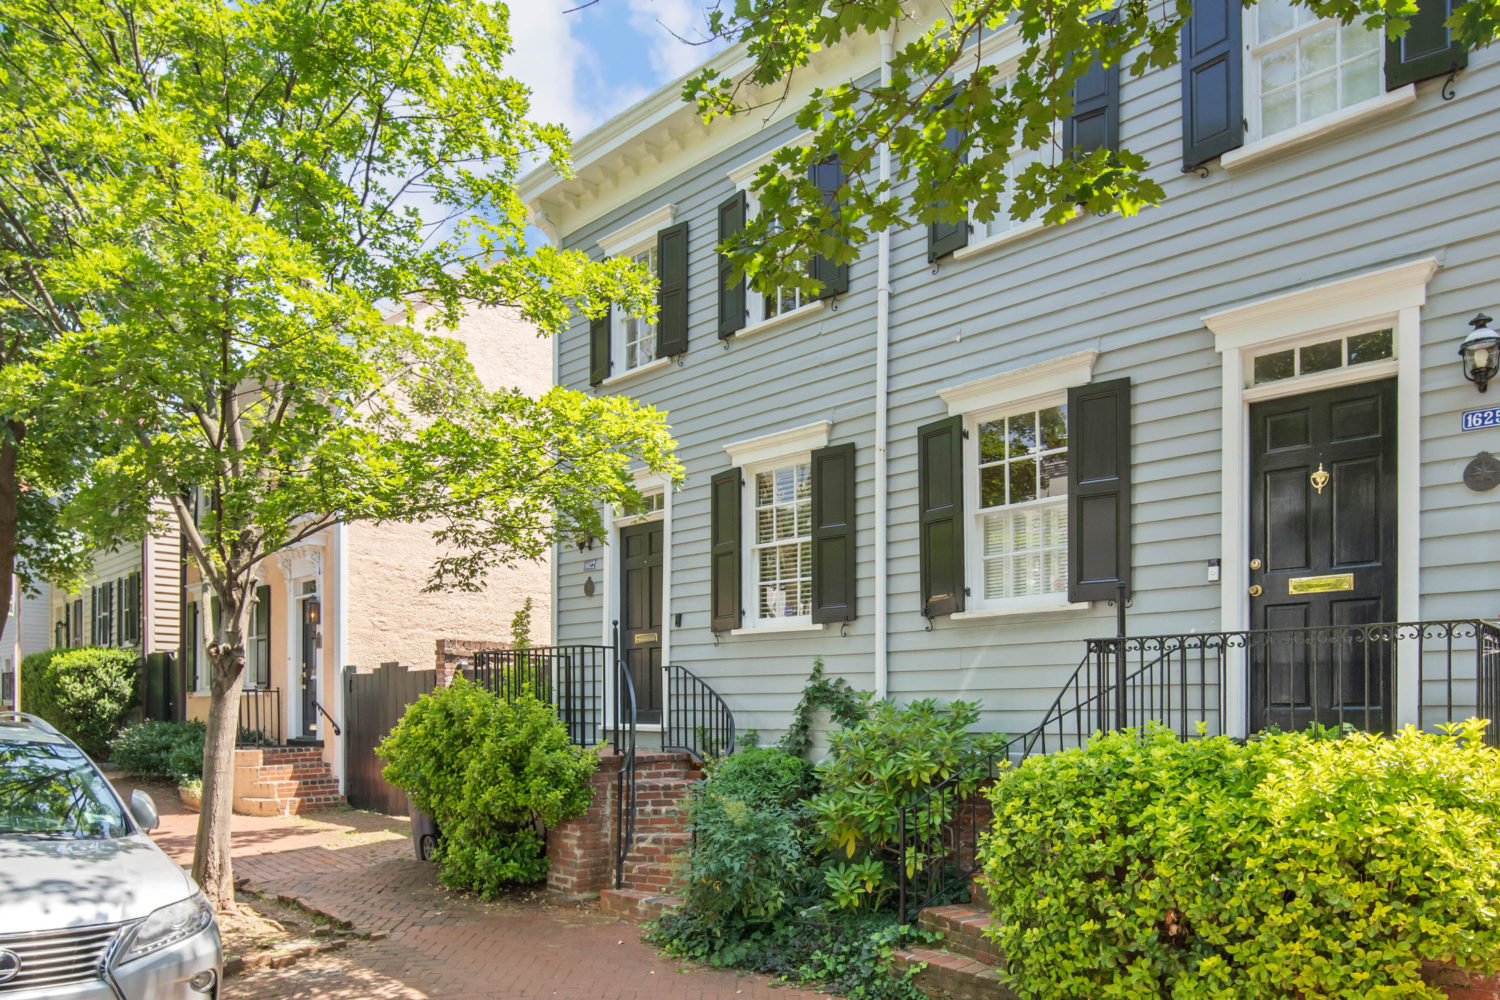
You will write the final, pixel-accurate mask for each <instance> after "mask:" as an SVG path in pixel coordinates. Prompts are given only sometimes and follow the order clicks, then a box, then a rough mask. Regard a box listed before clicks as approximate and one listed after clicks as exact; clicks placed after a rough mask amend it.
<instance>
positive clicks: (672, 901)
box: [599, 889, 682, 924]
mask: <svg viewBox="0 0 1500 1000" xmlns="http://www.w3.org/2000/svg"><path fill="white" fill-rule="evenodd" d="M681 905H682V900H681V899H678V898H677V897H676V896H661V895H657V894H656V893H653V892H647V891H646V890H644V889H604V890H602V891H601V892H600V893H599V912H600V913H603V914H604V915H605V916H608V917H618V918H619V919H620V920H628V921H630V922H631V923H633V924H644V923H646V922H647V921H651V920H655V919H656V918H657V917H659V916H661V915H662V914H663V913H665V912H667V911H668V910H675V909H677V907H679V906H681Z"/></svg>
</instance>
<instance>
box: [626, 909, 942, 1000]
mask: <svg viewBox="0 0 1500 1000" xmlns="http://www.w3.org/2000/svg"><path fill="white" fill-rule="evenodd" d="M903 930H904V931H905V935H904V936H905V938H906V941H907V943H908V944H912V943H916V944H922V943H928V942H931V941H933V940H935V938H936V935H932V934H928V933H926V932H924V931H922V930H920V929H918V928H911V927H908V928H904V929H903V928H901V927H900V926H898V925H897V923H896V919H895V918H894V917H892V916H889V915H887V914H873V915H871V914H853V913H839V912H829V911H825V910H823V909H822V908H820V907H811V908H809V909H807V910H805V911H803V912H801V913H798V912H796V911H795V910H788V911H785V912H783V913H782V914H781V916H780V917H779V919H777V920H775V921H773V922H771V923H769V924H767V923H748V922H746V921H744V920H743V919H741V918H738V917H730V918H728V919H727V920H721V919H717V918H715V917H714V916H713V915H711V914H708V913H705V912H703V911H699V910H692V909H690V908H684V909H682V910H679V911H676V912H669V913H666V914H663V915H662V917H661V919H660V920H658V921H657V922H656V923H655V924H654V925H652V926H651V928H650V929H648V931H647V932H646V940H647V941H649V942H651V943H652V944H655V945H657V946H658V947H660V948H663V949H664V950H666V951H667V952H668V953H669V954H672V955H676V956H678V957H679V958H687V959H691V960H693V961H698V962H706V963H708V964H710V965H716V966H721V967H722V966H733V967H735V968H739V969H750V970H752V971H754V972H763V973H768V974H770V975H773V976H779V977H781V978H782V979H785V980H788V981H789V982H793V983H798V984H802V985H816V986H818V987H819V988H820V989H823V990H826V991H827V992H829V993H836V994H842V995H844V996H848V997H854V998H858V1000H926V998H925V996H924V995H923V994H922V992H921V991H920V990H918V989H917V988H916V986H915V985H914V984H913V983H912V981H911V974H910V973H909V972H908V973H904V974H901V975H897V974H895V973H894V972H893V970H892V968H891V955H892V953H893V952H894V951H895V949H896V947H897V943H898V941H899V940H900V939H901V938H902V936H903V934H902V932H903Z"/></svg>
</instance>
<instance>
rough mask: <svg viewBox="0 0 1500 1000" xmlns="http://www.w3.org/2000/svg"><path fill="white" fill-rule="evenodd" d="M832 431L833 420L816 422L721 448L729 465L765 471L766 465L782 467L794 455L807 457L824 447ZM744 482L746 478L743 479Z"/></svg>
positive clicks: (746, 439)
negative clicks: (726, 455)
mask: <svg viewBox="0 0 1500 1000" xmlns="http://www.w3.org/2000/svg"><path fill="white" fill-rule="evenodd" d="M832 430H833V421H831V420H818V421H814V422H813V423H810V424H802V425H801V426H799V427H789V428H787V429H786V430H780V431H773V432H771V433H770V434H762V435H760V436H759V437H753V438H745V439H744V440H742V441H733V442H730V443H729V444H726V445H725V446H724V451H725V452H727V453H728V455H729V460H730V462H731V463H732V464H734V465H738V466H739V467H740V468H741V469H746V467H747V466H758V467H760V468H762V469H763V468H765V466H766V465H767V464H785V463H786V462H790V461H791V460H792V459H794V458H795V457H796V456H798V455H802V454H805V455H808V456H811V454H812V453H813V452H814V451H816V450H817V449H819V448H826V447H828V435H829V432H830V431H832ZM746 479H747V481H748V479H749V477H748V475H747V476H746Z"/></svg>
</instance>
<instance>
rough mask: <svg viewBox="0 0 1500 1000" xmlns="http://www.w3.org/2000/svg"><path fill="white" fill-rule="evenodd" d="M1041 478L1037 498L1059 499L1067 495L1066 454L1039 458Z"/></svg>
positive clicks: (1060, 453)
mask: <svg viewBox="0 0 1500 1000" xmlns="http://www.w3.org/2000/svg"><path fill="white" fill-rule="evenodd" d="M1039 471H1040V473H1041V477H1042V481H1041V488H1040V490H1039V491H1038V494H1037V495H1038V496H1044V497H1061V496H1067V494H1068V453H1067V452H1065V451H1060V452H1058V453H1057V454H1055V455H1044V456H1042V458H1041V468H1040V470H1039Z"/></svg>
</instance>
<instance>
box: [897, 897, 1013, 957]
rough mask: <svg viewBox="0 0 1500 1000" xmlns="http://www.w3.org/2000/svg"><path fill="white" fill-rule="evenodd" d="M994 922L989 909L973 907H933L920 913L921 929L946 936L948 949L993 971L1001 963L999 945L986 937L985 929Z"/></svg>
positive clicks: (944, 941) (960, 904) (945, 940)
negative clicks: (997, 946)
mask: <svg viewBox="0 0 1500 1000" xmlns="http://www.w3.org/2000/svg"><path fill="white" fill-rule="evenodd" d="M990 923H991V918H990V911H989V909H988V908H987V907H983V908H982V907H978V906H974V905H972V904H968V905H966V904H963V903H956V904H953V905H951V906H929V907H927V908H926V909H924V910H923V911H922V912H921V913H918V914H917V925H918V926H920V927H923V928H926V929H927V930H930V931H938V932H940V933H941V934H942V935H943V948H944V949H946V950H947V951H950V952H952V953H954V954H955V955H960V956H962V957H964V958H971V959H973V960H974V961H976V962H983V963H984V964H986V965H988V966H990V967H991V968H993V967H995V966H998V965H1000V963H1001V960H1000V951H999V949H998V948H996V947H995V942H993V941H991V940H990V939H989V938H987V937H985V936H984V929H985V928H986V927H988V926H989V925H990Z"/></svg>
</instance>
